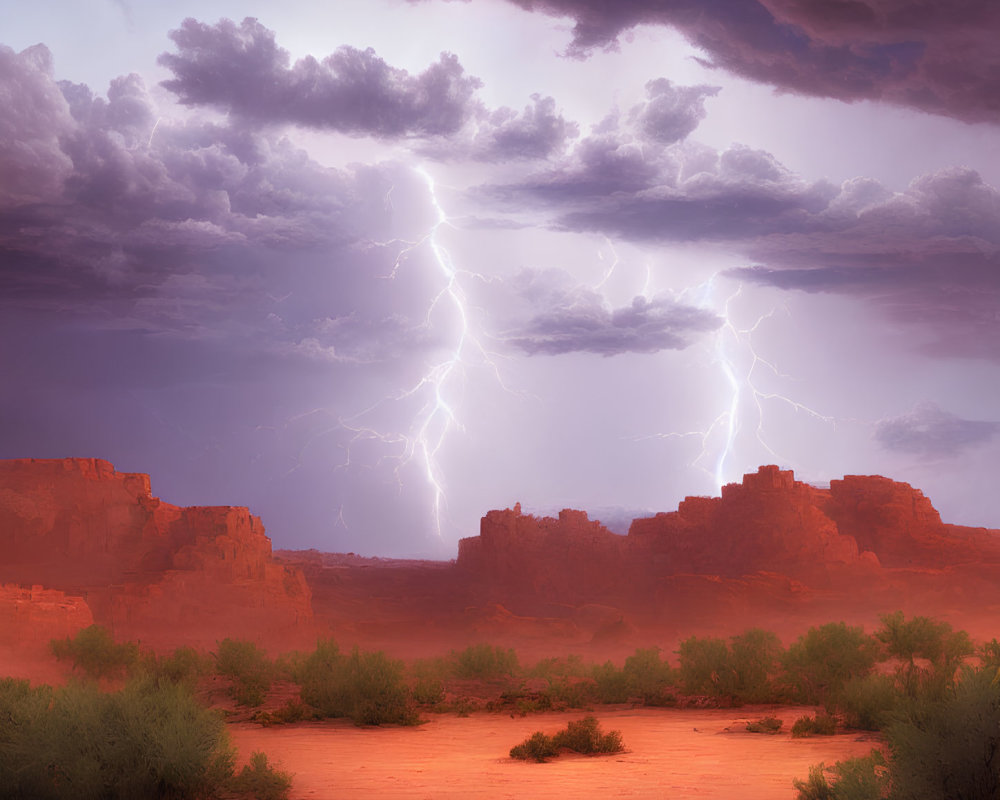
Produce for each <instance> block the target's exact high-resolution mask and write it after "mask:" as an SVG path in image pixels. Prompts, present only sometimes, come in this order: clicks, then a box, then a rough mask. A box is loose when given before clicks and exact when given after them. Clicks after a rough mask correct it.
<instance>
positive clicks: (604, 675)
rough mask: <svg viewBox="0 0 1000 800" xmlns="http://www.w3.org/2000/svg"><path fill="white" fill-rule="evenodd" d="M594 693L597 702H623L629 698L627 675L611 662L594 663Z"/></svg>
mask: <svg viewBox="0 0 1000 800" xmlns="http://www.w3.org/2000/svg"><path fill="white" fill-rule="evenodd" d="M593 676H594V683H595V687H594V693H595V696H596V697H597V702H599V703H624V702H626V701H627V700H628V698H629V694H628V692H629V686H628V677H627V676H626V675H625V672H624V671H623V670H620V669H618V667H616V666H615V665H614V664H613V663H612V662H610V661H605V662H604V663H603V664H595V665H594V671H593Z"/></svg>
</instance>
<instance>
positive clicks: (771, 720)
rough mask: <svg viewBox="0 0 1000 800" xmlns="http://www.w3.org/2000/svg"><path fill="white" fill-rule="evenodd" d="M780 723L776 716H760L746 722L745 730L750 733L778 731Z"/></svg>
mask: <svg viewBox="0 0 1000 800" xmlns="http://www.w3.org/2000/svg"><path fill="white" fill-rule="evenodd" d="M782 724H783V723H782V722H781V720H780V719H778V718H777V717H761V718H760V719H758V720H754V721H753V722H748V723H747V731H748V732H750V733H778V731H780V730H781V726H782Z"/></svg>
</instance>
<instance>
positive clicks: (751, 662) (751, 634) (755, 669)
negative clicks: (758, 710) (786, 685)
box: [729, 628, 783, 703]
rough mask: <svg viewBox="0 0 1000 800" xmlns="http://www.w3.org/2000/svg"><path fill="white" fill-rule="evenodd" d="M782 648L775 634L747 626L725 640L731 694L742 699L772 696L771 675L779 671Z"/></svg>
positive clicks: (752, 700)
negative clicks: (727, 644)
mask: <svg viewBox="0 0 1000 800" xmlns="http://www.w3.org/2000/svg"><path fill="white" fill-rule="evenodd" d="M782 654H783V650H782V647H781V640H780V639H778V636H777V634H774V633H772V632H771V631H765V630H762V629H761V628H751V629H750V630H748V631H745V632H743V633H741V634H739V635H738V636H734V637H732V639H730V640H729V667H730V669H732V671H733V687H732V692H733V695H734V697H735V698H736V699H737V700H738V701H740V702H743V703H765V702H770V701H773V700H775V699H776V697H775V689H774V686H773V681H774V678H775V677H776V676H777V675H778V673H779V671H780V664H781V656H782Z"/></svg>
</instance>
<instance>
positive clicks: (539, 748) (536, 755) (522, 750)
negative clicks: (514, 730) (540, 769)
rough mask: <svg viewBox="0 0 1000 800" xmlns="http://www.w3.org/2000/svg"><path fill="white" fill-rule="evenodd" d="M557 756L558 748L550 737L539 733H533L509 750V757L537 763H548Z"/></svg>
mask: <svg viewBox="0 0 1000 800" xmlns="http://www.w3.org/2000/svg"><path fill="white" fill-rule="evenodd" d="M558 754H559V750H558V748H557V747H556V746H555V744H554V743H553V741H552V737H551V736H546V735H545V734H544V733H542V732H541V731H535V732H534V733H533V734H531V736H529V737H528V738H527V739H525V740H524V741H523V742H521V744H517V745H514V746H513V747H512V748H510V757H511V758H518V759H521V760H522V761H537V762H538V763H542V762H544V761H548V759H550V758H553V757H555V756H557V755H558Z"/></svg>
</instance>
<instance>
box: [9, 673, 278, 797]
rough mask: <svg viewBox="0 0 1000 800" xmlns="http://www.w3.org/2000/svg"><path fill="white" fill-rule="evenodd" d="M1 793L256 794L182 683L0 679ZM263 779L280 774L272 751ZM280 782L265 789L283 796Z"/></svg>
mask: <svg viewBox="0 0 1000 800" xmlns="http://www.w3.org/2000/svg"><path fill="white" fill-rule="evenodd" d="M0 719H2V720H3V724H2V725H0V797H4V798H10V799H11V800H19V799H20V798H24V800H28V799H29V798H32V799H33V798H44V799H47V798H51V799H52V800H63V798H66V799H67V800H81V798H102V799H107V800H126V799H128V800H132V799H133V798H140V797H141V798H151V799H153V800H156V799H157V798H180V797H185V798H186V797H210V796H218V795H219V794H221V793H223V792H232V793H236V794H237V795H238V796H240V797H253V796H256V795H255V794H254V792H253V791H251V790H249V789H246V788H245V786H246V784H245V782H244V783H241V782H240V779H239V778H238V777H237V776H236V775H235V774H234V770H233V752H232V750H231V748H230V746H229V741H228V738H227V735H226V731H225V726H224V724H223V722H222V721H221V719H220V718H219V717H218V716H217V715H216V714H215V713H213V712H211V711H209V710H207V709H204V708H202V707H201V706H199V705H198V704H197V703H196V702H195V700H194V699H193V697H192V696H191V694H190V692H189V691H188V690H187V688H185V687H184V686H182V685H178V684H173V683H169V682H158V681H155V680H153V679H148V678H147V679H140V680H136V681H132V682H131V683H129V684H128V685H127V686H126V687H125V688H124V689H122V690H120V691H117V692H110V693H105V692H101V691H100V690H99V689H98V688H97V687H96V686H94V685H93V684H89V685H87V684H70V685H69V686H66V687H65V688H62V689H51V688H49V687H46V686H43V687H38V688H31V687H30V685H29V684H28V682H27V681H17V680H13V679H9V678H8V679H5V680H0ZM254 770H255V771H254V776H255V778H254V779H255V780H257V781H264V780H266V779H268V776H271V775H278V773H274V771H273V770H272V769H271V768H270V767H269V766H268V765H267V763H266V759H265V760H264V761H263V762H261V761H258V763H257V765H256V767H254ZM284 778H285V780H284V783H283V785H284V789H283V790H279V789H275V790H274V792H273V793H272V794H270V795H268V796H269V797H271V798H275V800H280V798H283V797H285V796H286V795H287V791H288V785H289V782H288V780H287V776H284Z"/></svg>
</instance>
